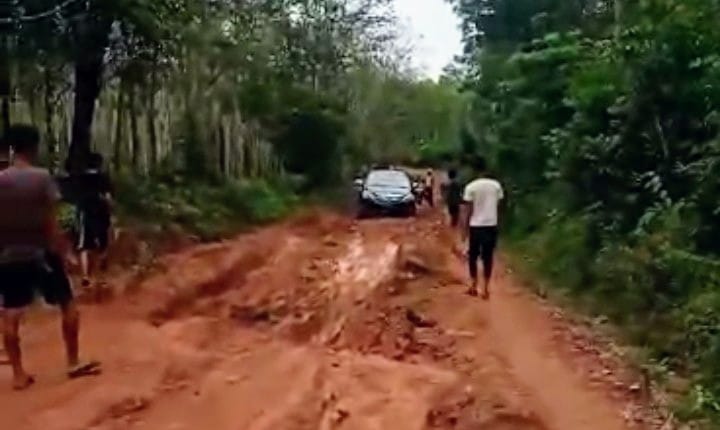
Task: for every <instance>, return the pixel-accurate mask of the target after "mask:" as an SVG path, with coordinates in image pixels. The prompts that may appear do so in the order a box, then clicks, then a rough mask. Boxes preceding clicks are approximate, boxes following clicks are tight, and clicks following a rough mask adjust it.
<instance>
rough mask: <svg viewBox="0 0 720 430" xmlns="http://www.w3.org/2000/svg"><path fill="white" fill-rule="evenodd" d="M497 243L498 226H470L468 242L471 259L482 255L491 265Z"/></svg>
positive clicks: (485, 261) (484, 261) (484, 260)
mask: <svg viewBox="0 0 720 430" xmlns="http://www.w3.org/2000/svg"><path fill="white" fill-rule="evenodd" d="M497 243H498V228H497V227H495V226H488V227H470V240H469V243H468V245H469V248H470V249H468V256H469V258H470V260H477V258H478V257H481V258H482V260H483V263H484V264H486V265H488V264H490V265H491V264H492V259H493V256H494V254H495V248H496V247H497Z"/></svg>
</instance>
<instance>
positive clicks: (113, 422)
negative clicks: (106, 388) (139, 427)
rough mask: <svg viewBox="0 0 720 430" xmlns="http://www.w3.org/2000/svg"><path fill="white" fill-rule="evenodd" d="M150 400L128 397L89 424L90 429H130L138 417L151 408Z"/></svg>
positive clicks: (103, 411) (115, 403)
mask: <svg viewBox="0 0 720 430" xmlns="http://www.w3.org/2000/svg"><path fill="white" fill-rule="evenodd" d="M150 404H151V402H150V400H149V399H148V398H146V397H143V396H128V397H125V398H123V399H121V400H119V401H117V402H114V403H112V404H111V405H109V406H108V407H107V408H106V409H104V410H102V411H101V412H100V413H98V414H97V416H96V417H95V418H94V419H93V420H92V421H91V422H90V423H89V427H90V428H98V427H100V426H104V428H128V427H129V426H130V425H132V422H133V421H135V420H136V418H137V415H138V414H140V413H141V412H143V411H144V410H146V409H148V408H149V407H150Z"/></svg>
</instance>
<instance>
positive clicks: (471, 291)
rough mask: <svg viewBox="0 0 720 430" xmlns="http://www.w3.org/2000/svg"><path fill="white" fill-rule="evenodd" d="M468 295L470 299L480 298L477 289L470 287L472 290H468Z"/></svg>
mask: <svg viewBox="0 0 720 430" xmlns="http://www.w3.org/2000/svg"><path fill="white" fill-rule="evenodd" d="M466 294H467V295H468V296H470V297H477V296H478V290H477V288H476V287H470V288H468V290H467V293H466Z"/></svg>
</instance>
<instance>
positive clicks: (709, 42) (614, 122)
mask: <svg viewBox="0 0 720 430" xmlns="http://www.w3.org/2000/svg"><path fill="white" fill-rule="evenodd" d="M454 6H455V8H456V11H457V12H458V13H459V14H460V15H461V17H462V20H463V30H464V36H465V46H466V48H465V52H464V54H463V58H462V59H461V64H460V66H458V67H456V68H457V69H459V70H460V71H461V74H462V75H463V76H464V80H465V88H466V90H467V92H468V93H470V94H472V101H471V106H470V108H469V113H468V118H467V121H466V125H465V128H466V129H467V132H466V133H467V134H469V135H470V136H472V138H471V139H464V140H463V141H465V142H468V143H467V144H464V145H463V147H464V148H465V149H466V150H468V151H478V152H482V153H484V154H486V155H487V156H488V157H489V158H490V159H491V160H492V164H493V166H494V168H495V170H496V171H495V173H496V174H497V175H498V176H499V177H501V178H502V179H503V180H504V181H505V182H506V183H507V186H508V188H509V189H510V191H509V195H510V199H511V203H512V204H511V210H510V213H509V218H510V227H509V230H510V231H509V232H508V234H509V236H511V238H512V239H513V244H514V246H515V249H516V250H518V252H519V253H521V254H524V255H525V257H526V258H527V260H526V261H527V263H528V264H529V265H530V267H531V268H533V269H535V270H536V273H537V272H539V273H542V274H544V275H545V276H546V277H547V278H548V279H549V281H550V283H551V284H553V285H557V286H560V287H563V291H564V292H565V293H566V294H568V295H570V296H572V297H574V298H575V299H576V300H578V301H579V302H580V303H582V304H584V305H585V306H586V307H587V309H588V310H590V311H592V312H597V313H598V314H599V315H604V316H608V317H610V319H611V320H612V321H613V322H615V323H616V324H617V325H618V326H620V327H621V328H622V329H624V332H625V333H626V334H627V336H628V338H629V340H630V341H632V342H633V343H634V344H636V345H639V346H641V347H643V349H642V351H644V353H642V354H640V356H641V357H639V359H641V360H649V361H650V363H653V364H654V365H653V366H651V369H652V370H655V371H656V372H653V373H654V374H656V375H657V376H669V375H670V373H669V372H671V371H675V372H680V374H684V375H691V376H692V382H691V384H690V388H689V390H688V393H687V396H686V398H685V399H684V401H683V402H681V405H680V407H679V412H680V413H681V414H683V415H685V416H686V417H698V416H703V415H705V416H707V415H710V416H714V418H715V419H716V420H717V419H718V417H720V332H719V331H718V330H719V327H720V245H719V242H718V239H720V206H719V205H718V197H719V196H720V194H719V191H720V188H719V187H720V176H719V173H720V171H719V170H718V169H719V168H720V163H719V162H720V158H719V157H720V145H719V143H720V134H719V133H720V127H719V126H720V122H718V119H719V116H718V112H720V57H718V49H719V48H720V27H719V26H718V25H717V23H718V22H719V19H720V3H719V2H717V1H714V0H643V1H626V0H615V1H614V2H608V1H593V0H578V1H567V0H544V1H538V0H455V1H454ZM466 146H469V147H467V148H466Z"/></svg>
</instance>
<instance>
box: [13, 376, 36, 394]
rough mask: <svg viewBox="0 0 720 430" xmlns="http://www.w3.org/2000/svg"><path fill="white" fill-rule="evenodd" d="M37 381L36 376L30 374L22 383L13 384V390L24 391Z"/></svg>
mask: <svg viewBox="0 0 720 430" xmlns="http://www.w3.org/2000/svg"><path fill="white" fill-rule="evenodd" d="M34 383H35V378H34V377H33V376H32V375H28V377H27V379H26V380H25V382H23V383H22V384H13V387H12V388H13V390H14V391H22V390H26V389H28V388H30V387H31V386H32V385H33V384H34Z"/></svg>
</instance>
